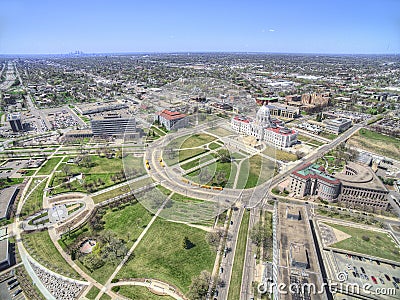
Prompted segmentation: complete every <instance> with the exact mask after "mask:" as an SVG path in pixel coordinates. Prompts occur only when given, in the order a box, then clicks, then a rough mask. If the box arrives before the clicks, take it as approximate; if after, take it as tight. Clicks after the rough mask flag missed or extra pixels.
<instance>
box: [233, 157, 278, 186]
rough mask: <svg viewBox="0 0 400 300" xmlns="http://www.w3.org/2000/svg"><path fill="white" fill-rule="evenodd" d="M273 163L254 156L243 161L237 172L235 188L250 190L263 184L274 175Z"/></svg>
mask: <svg viewBox="0 0 400 300" xmlns="http://www.w3.org/2000/svg"><path fill="white" fill-rule="evenodd" d="M274 169H275V163H274V162H272V161H270V160H268V159H266V158H263V157H261V156H260V155H254V156H252V157H250V159H246V160H244V161H243V163H242V165H241V168H240V170H239V172H240V173H239V179H238V185H237V187H236V188H243V187H244V188H245V189H248V188H252V187H255V186H257V185H260V184H262V183H264V182H265V181H267V180H269V179H270V178H272V177H273V175H274Z"/></svg>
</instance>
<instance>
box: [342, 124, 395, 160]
mask: <svg viewBox="0 0 400 300" xmlns="http://www.w3.org/2000/svg"><path fill="white" fill-rule="evenodd" d="M348 143H349V144H350V145H352V146H355V147H358V148H362V149H365V150H367V151H371V152H374V153H376V154H380V155H383V156H387V157H391V158H394V159H399V157H400V139H399V138H394V137H391V136H388V135H385V134H381V133H377V132H375V131H372V130H368V129H365V128H361V129H360V130H359V131H358V132H357V133H356V134H354V135H353V136H352V137H351V138H350V140H349V142H348Z"/></svg>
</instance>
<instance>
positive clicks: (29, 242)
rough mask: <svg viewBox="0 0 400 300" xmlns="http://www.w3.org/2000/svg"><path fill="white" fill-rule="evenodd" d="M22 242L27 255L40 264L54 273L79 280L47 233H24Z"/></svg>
mask: <svg viewBox="0 0 400 300" xmlns="http://www.w3.org/2000/svg"><path fill="white" fill-rule="evenodd" d="M22 241H23V243H24V246H25V248H26V249H27V250H28V252H29V254H30V255H31V256H32V257H33V258H34V259H36V260H37V261H38V262H39V263H40V264H42V265H44V266H45V267H47V268H49V269H50V270H52V271H54V272H56V273H60V274H63V275H65V276H67V277H71V278H76V279H80V276H79V274H78V273H77V272H76V271H75V270H74V269H72V267H71V266H70V265H69V264H68V263H67V262H66V261H65V260H64V258H63V257H62V256H61V254H60V253H59V252H58V250H57V248H56V247H55V246H54V244H53V242H52V240H51V238H50V236H49V233H48V232H47V231H40V232H34V233H28V234H27V233H24V234H23V235H22Z"/></svg>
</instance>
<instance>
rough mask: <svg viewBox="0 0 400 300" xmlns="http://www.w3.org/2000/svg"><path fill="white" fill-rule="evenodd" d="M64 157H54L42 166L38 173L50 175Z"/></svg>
mask: <svg viewBox="0 0 400 300" xmlns="http://www.w3.org/2000/svg"><path fill="white" fill-rule="evenodd" d="M61 159H62V157H52V158H50V159H49V160H48V161H46V162H45V164H44V165H43V166H42V167H41V168H40V170H39V171H38V172H37V173H36V175H49V174H50V173H51V172H52V171H53V169H54V168H55V167H56V165H57V164H58V163H59V162H60V161H61Z"/></svg>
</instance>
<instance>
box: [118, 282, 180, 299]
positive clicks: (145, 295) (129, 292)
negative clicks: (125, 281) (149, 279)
mask: <svg viewBox="0 0 400 300" xmlns="http://www.w3.org/2000/svg"><path fill="white" fill-rule="evenodd" d="M118 294H120V295H122V296H124V297H126V298H129V299H131V300H173V299H174V298H172V297H170V296H159V295H156V294H153V293H152V292H150V291H149V289H148V288H147V287H144V286H134V285H122V286H119V291H118Z"/></svg>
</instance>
